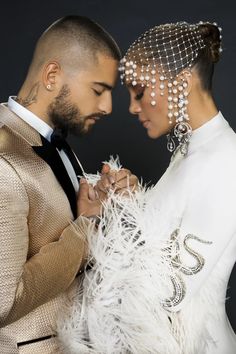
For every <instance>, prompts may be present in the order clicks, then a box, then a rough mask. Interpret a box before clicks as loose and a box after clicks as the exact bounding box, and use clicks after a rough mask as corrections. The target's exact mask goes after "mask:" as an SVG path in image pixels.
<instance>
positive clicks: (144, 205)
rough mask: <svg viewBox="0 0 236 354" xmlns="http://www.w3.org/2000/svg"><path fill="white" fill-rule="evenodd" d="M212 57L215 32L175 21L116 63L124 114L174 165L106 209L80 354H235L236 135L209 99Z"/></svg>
mask: <svg viewBox="0 0 236 354" xmlns="http://www.w3.org/2000/svg"><path fill="white" fill-rule="evenodd" d="M220 52H221V29H220V28H218V26H217V25H216V24H211V23H202V22H201V23H199V24H193V25H192V24H188V23H185V22H182V23H175V24H165V25H161V26H157V27H154V28H152V29H150V30H149V31H147V32H145V33H144V34H143V35H141V36H140V37H139V38H138V40H137V41H135V42H134V43H133V44H132V45H131V47H130V48H129V50H128V52H127V54H126V55H125V57H124V58H123V60H122V62H121V67H120V71H121V78H122V80H123V82H124V83H125V85H126V86H127V87H128V90H129V92H130V96H131V103H130V112H131V113H133V114H135V115H138V117H139V120H140V122H141V123H142V124H143V126H144V127H145V129H146V130H147V134H148V135H149V137H151V138H158V137H159V136H161V135H163V134H167V137H168V142H167V148H168V149H169V150H170V151H171V152H173V157H172V159H171V162H170V165H169V167H168V169H167V171H166V172H165V173H164V175H163V176H162V178H161V179H160V181H159V182H158V183H157V185H156V186H155V187H154V188H153V189H151V190H149V191H146V192H145V191H142V192H137V193H136V195H135V196H134V197H132V196H130V198H126V199H124V198H123V200H122V198H121V197H115V196H114V195H113V194H112V195H111V196H110V199H109V200H108V203H107V205H106V206H105V212H104V217H103V218H102V223H101V226H100V227H99V229H98V234H99V235H98V236H100V237H99V238H98V239H99V242H97V243H96V242H95V241H90V246H91V250H92V257H93V259H94V260H95V261H96V263H95V268H94V270H93V271H92V272H91V273H88V274H87V277H86V278H85V282H84V294H85V295H84V300H83V301H84V302H85V301H89V304H86V306H84V307H83V306H82V309H83V313H84V311H85V310H84V309H85V308H86V315H82V318H83V320H84V319H85V318H86V328H87V333H88V336H87V337H86V336H84V337H86V338H87V340H89V341H90V345H89V346H88V347H87V348H90V349H88V350H91V351H88V352H91V353H92V352H95V353H138V354H146V353H161V354H166V353H185V354H192V353H207V354H209V353H210V354H211V353H212V354H213V353H214V354H215V353H219V354H223V353H224V354H233V353H235V352H236V339H235V335H234V333H233V330H232V328H231V327H230V324H229V322H228V319H227V316H226V313H225V296H226V288H227V283H228V279H229V276H230V273H231V270H232V267H233V265H234V263H235V250H236V218H235V200H236V183H235V181H236V159H235V156H236V136H235V133H234V132H233V130H232V129H231V128H230V126H229V125H228V123H227V121H226V120H225V119H224V117H223V115H222V114H221V113H220V112H219V111H218V109H217V107H216V105H215V102H214V100H213V98H212V93H211V84H212V75H213V70H214V64H215V63H216V62H217V61H218V59H219V56H220ZM124 220H125V221H124ZM102 234H103V235H104V234H105V236H106V237H102ZM91 240H94V239H93V238H91ZM96 240H97V239H96ZM124 240H125V241H124ZM94 242H95V243H96V246H94ZM101 244H102V246H101ZM99 247H100V248H99ZM102 247H103V249H102V251H101V248H102ZM101 255H102V256H103V257H101ZM111 284H112V285H111ZM170 284H171V286H170ZM104 299H105V300H104ZM96 316H97V317H96ZM99 319H100V320H99ZM104 338H106V339H107V340H105V339H104ZM75 352H76V351H75ZM77 352H80V351H77ZM85 352H86V351H84V353H85Z"/></svg>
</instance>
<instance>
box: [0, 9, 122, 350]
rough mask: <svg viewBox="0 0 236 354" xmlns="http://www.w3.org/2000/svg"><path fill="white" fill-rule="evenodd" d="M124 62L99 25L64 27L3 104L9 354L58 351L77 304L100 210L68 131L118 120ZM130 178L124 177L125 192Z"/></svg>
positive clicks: (1, 221) (0, 251)
mask: <svg viewBox="0 0 236 354" xmlns="http://www.w3.org/2000/svg"><path fill="white" fill-rule="evenodd" d="M119 59H120V51H119V49H118V47H117V45H116V43H115V42H114V40H113V39H112V38H111V36H110V35H109V34H108V33H107V32H105V30H104V29H102V28H101V27H100V26H99V25H97V24H96V23H94V22H92V21H91V20H89V19H87V18H84V17H80V16H68V17H65V18H62V19H60V20H58V21H57V22H55V23H53V24H52V25H51V26H50V27H49V28H48V29H47V30H46V31H45V32H44V33H43V35H42V36H41V37H40V39H39V41H38V43H37V45H36V49H35V52H34V55H33V59H32V63H31V65H30V68H29V71H28V74H27V77H26V80H25V82H24V84H23V86H22V87H21V89H20V91H19V94H18V96H17V97H16V98H14V97H10V98H9V101H8V104H2V105H0V127H1V128H0V192H1V200H0V225H1V229H0V234H1V236H0V237H1V241H0V242H1V247H0V352H1V353H3V354H8V353H9V354H14V353H24V354H25V353H30V354H33V353H44V354H46V353H55V352H58V345H57V340H56V337H55V336H54V331H53V328H55V319H56V314H57V312H58V311H59V310H60V308H61V306H62V304H63V303H64V302H65V299H66V297H68V296H73V291H74V290H75V286H76V280H75V277H76V275H77V274H78V272H79V270H80V269H81V268H82V265H83V261H84V259H85V258H86V247H85V241H84V240H85V237H86V229H87V228H88V227H89V226H90V224H91V222H90V220H89V218H85V217H90V216H94V215H97V214H98V213H99V210H100V202H99V200H97V199H96V198H95V197H94V193H93V191H92V190H90V187H89V186H88V185H87V183H86V182H85V181H84V180H83V181H82V183H81V186H80V188H79V184H78V179H77V175H81V174H82V171H81V166H80V164H79V162H78V160H76V157H75V155H74V154H73V152H72V151H71V149H70V147H69V146H68V144H67V143H66V142H65V140H64V138H65V137H66V134H67V132H68V131H71V132H73V133H86V132H87V131H88V130H89V129H90V128H91V126H92V125H94V123H95V122H96V121H97V120H98V119H101V118H102V117H103V116H105V115H107V114H109V113H111V110H112V97H111V91H112V88H113V87H114V85H115V81H116V77H117V66H118V61H119ZM122 173H123V174H122ZM122 173H121V175H118V176H116V178H117V181H118V182H119V181H121V184H120V187H121V188H122V186H124V183H125V178H126V175H127V172H126V171H123V172H122ZM113 177H114V176H113ZM109 181H111V183H113V182H114V180H113V179H112V178H110V179H109V177H107V178H104V179H103V184H101V182H100V189H102V187H104V190H106V186H107V184H108V186H109ZM122 183H123V184H122ZM78 190H79V197H78V200H77V197H76V194H77V192H78ZM82 215H83V216H82ZM72 220H74V222H73V223H72V222H71V221H72Z"/></svg>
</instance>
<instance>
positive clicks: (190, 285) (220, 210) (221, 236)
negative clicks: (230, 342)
mask: <svg viewBox="0 0 236 354" xmlns="http://www.w3.org/2000/svg"><path fill="white" fill-rule="evenodd" d="M211 170H212V171H211ZM205 177H206V178H198V177H197V178H196V183H195V184H194V188H193V189H192V191H189V192H190V193H189V194H190V197H189V198H188V203H187V206H186V209H185V211H184V213H183V217H182V221H181V224H180V227H179V230H178V231H177V233H178V237H177V242H178V247H179V250H180V256H179V259H175V260H174V263H173V264H175V266H176V271H177V273H178V275H179V276H180V277H181V279H182V280H183V284H184V287H185V289H184V294H183V295H184V296H183V299H182V301H180V303H179V304H177V305H176V306H174V307H173V308H172V310H173V311H178V310H181V309H182V308H183V307H184V306H185V304H187V303H188V302H189V300H191V298H192V297H193V296H194V295H196V293H197V292H198V291H199V290H200V289H201V288H202V286H203V284H207V283H206V282H207V281H209V280H210V279H211V274H212V273H213V271H214V270H215V269H216V267H217V266H218V264H219V261H220V259H222V260H223V263H222V264H223V266H224V267H225V268H224V270H223V272H224V274H226V272H228V270H227V269H228V268H230V267H231V263H232V266H233V264H234V260H233V258H232V260H231V259H228V258H227V259H226V257H225V254H226V253H225V251H226V249H227V250H228V247H231V248H232V250H233V247H236V243H235V241H236V218H235V201H236V183H235V181H236V171H234V169H233V168H231V167H230V162H229V164H228V165H227V164H225V166H221V168H219V166H218V167H217V166H210V167H209V170H207V173H206V176H205ZM227 252H228V251H227ZM231 254H233V253H232V252H231ZM227 257H228V256H227ZM175 261H176V263H175ZM231 261H232V262H231ZM230 262H231V263H230ZM226 264H228V265H227V267H226ZM225 277H226V275H225V276H224V278H225ZM224 281H227V279H224Z"/></svg>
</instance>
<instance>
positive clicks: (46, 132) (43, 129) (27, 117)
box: [7, 96, 53, 141]
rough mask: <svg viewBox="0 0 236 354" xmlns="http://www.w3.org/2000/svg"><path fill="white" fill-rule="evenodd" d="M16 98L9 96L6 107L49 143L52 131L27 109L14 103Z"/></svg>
mask: <svg viewBox="0 0 236 354" xmlns="http://www.w3.org/2000/svg"><path fill="white" fill-rule="evenodd" d="M15 99H16V96H10V97H9V99H8V103H7V106H8V108H9V109H10V110H11V111H12V112H14V113H15V114H16V115H17V116H19V117H20V118H21V119H23V120H24V121H25V122H26V123H28V124H29V125H30V126H31V127H32V128H34V129H35V130H37V131H38V132H39V134H41V135H42V136H43V137H44V138H45V139H47V140H48V141H50V139H51V138H50V137H51V134H52V132H53V129H52V128H51V127H50V126H49V125H48V124H47V123H46V122H44V121H43V120H42V119H40V118H39V117H37V116H36V115H35V114H34V113H33V112H31V111H29V110H28V109H27V108H25V107H23V106H22V105H21V104H19V103H18V102H16V100H15Z"/></svg>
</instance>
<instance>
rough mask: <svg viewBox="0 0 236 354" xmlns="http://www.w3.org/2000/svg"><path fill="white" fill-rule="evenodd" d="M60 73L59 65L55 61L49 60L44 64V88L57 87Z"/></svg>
mask: <svg viewBox="0 0 236 354" xmlns="http://www.w3.org/2000/svg"><path fill="white" fill-rule="evenodd" d="M60 73H61V67H60V64H59V63H58V62H57V61H51V62H49V63H47V64H46V65H45V67H44V69H43V77H42V79H43V85H44V87H45V89H46V90H48V91H54V90H55V89H57V85H58V83H59V82H58V81H59V80H58V79H59V76H60Z"/></svg>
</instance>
